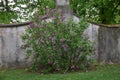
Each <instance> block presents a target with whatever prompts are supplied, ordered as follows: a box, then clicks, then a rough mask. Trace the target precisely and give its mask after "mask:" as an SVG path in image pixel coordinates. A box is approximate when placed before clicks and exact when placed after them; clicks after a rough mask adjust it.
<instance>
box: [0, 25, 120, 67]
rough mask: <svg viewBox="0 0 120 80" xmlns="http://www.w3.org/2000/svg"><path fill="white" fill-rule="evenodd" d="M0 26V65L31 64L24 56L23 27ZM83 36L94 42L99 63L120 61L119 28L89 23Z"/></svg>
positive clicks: (18, 65)
mask: <svg viewBox="0 0 120 80" xmlns="http://www.w3.org/2000/svg"><path fill="white" fill-rule="evenodd" d="M26 27H27V26H23V27H17V28H16V27H15V28H0V67H4V66H7V67H12V68H22V67H27V66H29V65H31V60H32V59H31V58H29V59H27V58H26V53H25V51H24V50H23V49H22V48H21V46H22V45H23V43H22V41H21V38H20V35H21V34H22V33H24V32H25V28H26ZM84 36H85V37H86V38H88V39H89V40H90V41H92V42H93V43H94V47H95V58H96V59H97V60H98V61H99V62H100V63H120V28H104V27H99V26H97V25H94V24H90V25H89V27H88V28H87V29H86V30H85V32H84Z"/></svg>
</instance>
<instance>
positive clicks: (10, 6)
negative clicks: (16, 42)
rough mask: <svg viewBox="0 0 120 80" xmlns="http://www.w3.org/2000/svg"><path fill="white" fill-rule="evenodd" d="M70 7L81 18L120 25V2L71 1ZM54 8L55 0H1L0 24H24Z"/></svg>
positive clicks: (102, 0) (119, 0)
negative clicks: (47, 9) (36, 15)
mask: <svg viewBox="0 0 120 80" xmlns="http://www.w3.org/2000/svg"><path fill="white" fill-rule="evenodd" d="M70 6H71V9H72V10H73V12H74V13H75V14H77V15H78V16H79V17H80V16H84V17H85V18H87V19H88V20H92V21H97V22H98V23H104V24H113V23H120V15H119V14H120V0H70ZM54 7H55V0H0V23H10V22H11V23H14V22H24V21H27V20H30V19H31V18H33V17H34V16H35V14H36V13H37V14H38V13H40V14H45V9H46V8H54Z"/></svg>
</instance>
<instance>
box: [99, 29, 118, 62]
mask: <svg viewBox="0 0 120 80" xmlns="http://www.w3.org/2000/svg"><path fill="white" fill-rule="evenodd" d="M98 54H99V55H98V56H99V58H98V61H99V62H100V63H120V28H104V27H100V29H99V35H98Z"/></svg>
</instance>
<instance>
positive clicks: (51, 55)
mask: <svg viewBox="0 0 120 80" xmlns="http://www.w3.org/2000/svg"><path fill="white" fill-rule="evenodd" d="M55 12H56V13H55ZM46 16H48V17H49V16H51V17H52V18H51V19H52V21H51V22H50V21H49V22H48V21H46V20H42V17H43V16H40V17H39V18H38V19H36V20H35V21H39V24H38V23H35V24H34V23H31V25H30V27H29V28H27V29H26V32H25V33H24V34H23V35H22V39H23V41H24V43H26V45H25V46H24V47H25V49H26V51H27V53H28V55H29V56H30V55H34V59H33V65H32V67H31V69H32V70H34V71H37V72H40V73H48V72H67V71H75V70H87V69H88V68H89V67H90V66H91V65H92V62H93V59H92V58H91V56H92V55H93V52H92V51H93V48H92V45H91V43H90V42H89V41H87V40H86V39H84V38H83V37H82V34H83V32H84V30H85V29H86V22H84V21H83V20H81V22H80V23H75V22H73V21H72V19H70V20H69V21H65V20H64V19H65V17H64V15H63V13H61V14H60V13H58V12H57V11H56V10H50V11H49V10H48V11H47V13H46Z"/></svg>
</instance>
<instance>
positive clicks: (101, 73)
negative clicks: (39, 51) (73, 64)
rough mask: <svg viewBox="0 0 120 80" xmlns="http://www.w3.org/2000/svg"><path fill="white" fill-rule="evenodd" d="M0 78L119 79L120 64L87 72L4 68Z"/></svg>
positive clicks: (49, 79) (47, 79) (38, 79)
mask: <svg viewBox="0 0 120 80" xmlns="http://www.w3.org/2000/svg"><path fill="white" fill-rule="evenodd" d="M0 80H120V65H102V66H98V67H97V68H96V70H94V71H89V72H72V73H66V74H46V75H41V74H38V73H30V72H26V71H25V70H24V69H17V70H6V71H4V72H2V73H0Z"/></svg>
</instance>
